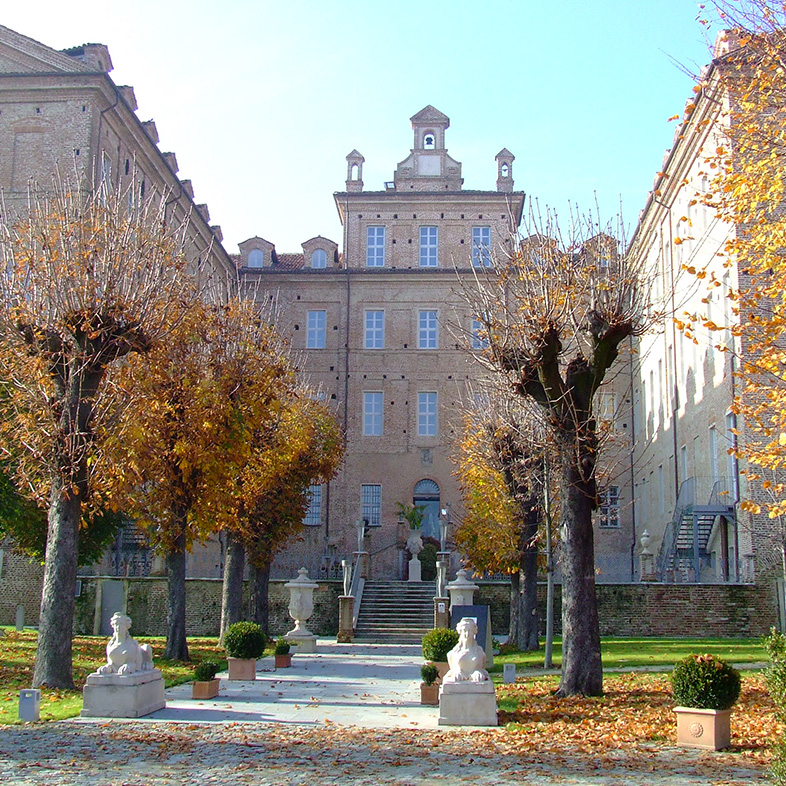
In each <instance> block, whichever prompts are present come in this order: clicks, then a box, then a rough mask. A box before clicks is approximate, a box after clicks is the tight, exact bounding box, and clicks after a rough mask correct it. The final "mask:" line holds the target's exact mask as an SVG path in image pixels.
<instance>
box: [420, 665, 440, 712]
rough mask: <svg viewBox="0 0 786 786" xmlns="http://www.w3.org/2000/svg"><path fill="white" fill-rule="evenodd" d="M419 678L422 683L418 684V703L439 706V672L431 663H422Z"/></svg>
mask: <svg viewBox="0 0 786 786" xmlns="http://www.w3.org/2000/svg"><path fill="white" fill-rule="evenodd" d="M420 676H421V677H422V678H423V682H421V683H420V703H421V704H429V705H437V704H439V684H438V683H437V678H438V677H439V671H438V670H437V667H436V666H435V665H434V664H433V663H424V664H423V665H422V666H421V667H420Z"/></svg>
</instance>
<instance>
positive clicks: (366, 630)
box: [355, 581, 435, 644]
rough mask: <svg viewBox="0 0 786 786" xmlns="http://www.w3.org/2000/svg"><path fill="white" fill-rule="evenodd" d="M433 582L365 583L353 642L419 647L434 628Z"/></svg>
mask: <svg viewBox="0 0 786 786" xmlns="http://www.w3.org/2000/svg"><path fill="white" fill-rule="evenodd" d="M434 592H435V586H434V582H433V581H417V582H416V581H369V582H367V583H366V587H365V589H364V590H363V599H362V601H361V603H360V613H359V614H358V622H357V628H356V629H355V641H360V642H373V643H376V644H420V641H421V639H422V638H423V636H424V635H425V634H426V633H427V632H428V631H430V630H431V629H432V628H433V627H434Z"/></svg>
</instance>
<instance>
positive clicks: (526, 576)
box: [516, 503, 540, 652]
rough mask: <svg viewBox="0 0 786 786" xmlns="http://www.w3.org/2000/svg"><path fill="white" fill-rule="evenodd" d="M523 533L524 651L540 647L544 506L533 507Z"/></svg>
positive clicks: (521, 625) (521, 640)
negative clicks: (540, 531) (540, 533)
mask: <svg viewBox="0 0 786 786" xmlns="http://www.w3.org/2000/svg"><path fill="white" fill-rule="evenodd" d="M526 522H527V523H526V525H525V527H524V531H523V533H522V541H523V548H522V549H521V551H520V552H519V554H520V557H519V558H520V568H519V574H520V576H521V581H520V586H519V594H520V612H519V615H520V617H519V630H518V639H517V642H516V644H517V646H518V648H519V649H520V650H521V651H522V652H534V651H535V650H538V649H539V648H540V645H539V642H538V634H539V632H540V630H539V628H540V625H539V620H538V543H537V535H538V524H539V522H540V506H539V505H537V503H535V504H533V505H532V506H531V507H530V510H529V513H528V514H527V516H526Z"/></svg>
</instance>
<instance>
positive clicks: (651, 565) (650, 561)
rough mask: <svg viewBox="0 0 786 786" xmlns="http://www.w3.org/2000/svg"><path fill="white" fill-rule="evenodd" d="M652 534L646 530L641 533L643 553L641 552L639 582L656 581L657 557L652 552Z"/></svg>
mask: <svg viewBox="0 0 786 786" xmlns="http://www.w3.org/2000/svg"><path fill="white" fill-rule="evenodd" d="M649 546H650V533H649V532H647V530H646V529H645V530H644V532H642V533H641V551H640V552H639V581H655V578H656V577H655V555H654V554H653V553H652V552H651V551H650V548H649Z"/></svg>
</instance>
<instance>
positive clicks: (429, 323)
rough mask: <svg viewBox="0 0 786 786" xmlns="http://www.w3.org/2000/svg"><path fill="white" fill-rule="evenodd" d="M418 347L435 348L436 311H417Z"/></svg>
mask: <svg viewBox="0 0 786 786" xmlns="http://www.w3.org/2000/svg"><path fill="white" fill-rule="evenodd" d="M418 349H437V312H436V311H420V312H419V313H418Z"/></svg>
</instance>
